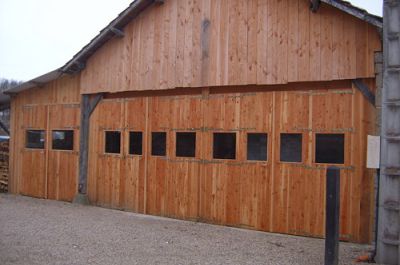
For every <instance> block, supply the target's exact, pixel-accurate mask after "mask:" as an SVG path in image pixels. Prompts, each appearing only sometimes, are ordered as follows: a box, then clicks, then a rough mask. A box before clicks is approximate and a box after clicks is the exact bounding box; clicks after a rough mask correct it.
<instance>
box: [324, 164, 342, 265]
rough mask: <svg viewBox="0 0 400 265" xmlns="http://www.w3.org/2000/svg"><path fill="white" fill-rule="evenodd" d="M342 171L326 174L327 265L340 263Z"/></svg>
mask: <svg viewBox="0 0 400 265" xmlns="http://www.w3.org/2000/svg"><path fill="white" fill-rule="evenodd" d="M339 214H340V169H339V168H337V167H329V168H328V170H327V172H326V222H325V265H337V264H338V262H339Z"/></svg>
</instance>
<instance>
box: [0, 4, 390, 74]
mask: <svg viewBox="0 0 400 265" xmlns="http://www.w3.org/2000/svg"><path fill="white" fill-rule="evenodd" d="M132 1H133V0H68V1H66V0H0V78H8V79H16V80H22V81H28V80H30V79H33V78H35V77H37V76H40V75H42V74H45V73H47V72H50V71H52V70H55V69H57V68H59V67H61V66H63V65H64V64H65V63H66V62H67V61H68V60H69V59H71V58H72V56H73V55H75V54H76V53H77V52H78V51H79V50H80V49H81V48H82V47H83V46H84V45H86V44H87V43H88V42H89V41H90V40H91V39H92V38H94V37H95V36H96V35H97V33H98V32H99V31H100V30H101V29H103V28H104V27H105V26H106V25H107V24H108V23H109V22H110V21H111V20H113V19H114V18H115V17H116V16H117V15H118V14H119V13H120V12H122V11H123V10H124V9H125V8H126V7H128V6H129V4H130V3H131V2H132ZM215 1H218V0H215ZM350 2H352V3H353V4H354V5H356V6H359V7H362V8H364V9H367V10H368V11H369V12H370V13H372V14H376V15H380V16H381V15H382V0H351V1H350Z"/></svg>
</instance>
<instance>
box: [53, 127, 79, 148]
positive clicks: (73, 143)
mask: <svg viewBox="0 0 400 265" xmlns="http://www.w3.org/2000/svg"><path fill="white" fill-rule="evenodd" d="M54 131H72V134H73V135H72V149H67V150H64V149H54V148H53V132H54ZM50 134H51V145H50V150H51V151H55V152H74V151H75V130H74V129H63V128H61V129H58V128H57V129H51V130H50Z"/></svg>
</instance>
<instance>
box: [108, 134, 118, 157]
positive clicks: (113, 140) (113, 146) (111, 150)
mask: <svg viewBox="0 0 400 265" xmlns="http://www.w3.org/2000/svg"><path fill="white" fill-rule="evenodd" d="M105 133H106V145H105V152H106V153H108V154H120V153H121V132H117V131H107V132H105Z"/></svg>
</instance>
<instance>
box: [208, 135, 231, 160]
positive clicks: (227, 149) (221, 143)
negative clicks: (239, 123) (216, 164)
mask: <svg viewBox="0 0 400 265" xmlns="http://www.w3.org/2000/svg"><path fill="white" fill-rule="evenodd" d="M213 158H214V159H236V133H214V142H213Z"/></svg>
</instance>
